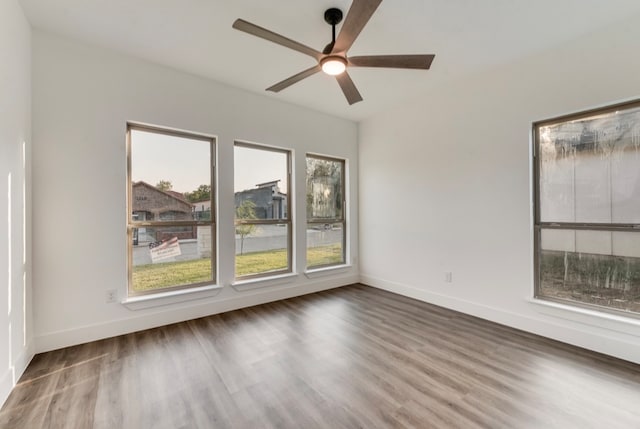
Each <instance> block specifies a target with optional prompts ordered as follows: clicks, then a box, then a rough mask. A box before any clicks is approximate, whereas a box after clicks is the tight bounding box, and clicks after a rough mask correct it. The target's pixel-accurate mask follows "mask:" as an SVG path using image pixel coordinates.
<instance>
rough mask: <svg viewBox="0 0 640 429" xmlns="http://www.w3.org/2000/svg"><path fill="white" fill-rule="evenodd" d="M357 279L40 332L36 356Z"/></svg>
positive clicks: (297, 286) (338, 279) (325, 280)
mask: <svg viewBox="0 0 640 429" xmlns="http://www.w3.org/2000/svg"><path fill="white" fill-rule="evenodd" d="M359 280H360V276H359V275H357V274H356V275H353V274H350V275H345V276H340V277H335V278H330V279H329V278H323V279H319V280H318V281H314V282H309V283H305V284H304V285H300V284H294V285H291V286H286V287H279V288H278V289H271V288H265V290H264V291H262V292H258V291H255V290H254V291H253V293H251V294H250V295H249V294H248V295H238V296H234V297H230V298H226V299H217V300H215V301H206V302H203V303H201V304H198V303H195V302H194V301H190V302H189V304H187V305H184V306H181V307H178V308H165V309H164V310H160V311H156V312H153V313H145V314H141V315H137V316H132V317H129V318H125V319H118V320H114V321H111V322H106V323H98V324H93V325H87V326H81V327H77V328H73V329H66V330H61V331H54V332H46V333H42V334H39V335H38V336H36V337H35V344H36V349H37V353H43V352H47V351H50V350H56V349H60V348H64V347H69V346H73V345H76V344H83V343H87V342H90V341H96V340H100V339H103V338H110V337H115V336H118V335H123V334H128V333H131V332H136V331H142V330H145V329H151V328H156V327H158V326H164V325H169V324H172V323H178V322H183V321H185V320H191V319H197V318H199V317H205V316H210V315H213V314H218V313H224V312H226V311H232V310H237V309H240V308H245V307H251V306H254V305H259V304H265V303H267V302H272V301H278V300H282V299H287V298H293V297H295V296H300V295H306V294H309V293H314V292H320V291H322V290H327V289H333V288H336V287H340V286H346V285H349V284H352V283H357V282H358V281H359Z"/></svg>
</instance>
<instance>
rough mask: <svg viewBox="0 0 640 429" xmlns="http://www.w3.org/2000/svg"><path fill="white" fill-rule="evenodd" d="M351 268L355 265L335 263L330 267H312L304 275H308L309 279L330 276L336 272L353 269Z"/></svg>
mask: <svg viewBox="0 0 640 429" xmlns="http://www.w3.org/2000/svg"><path fill="white" fill-rule="evenodd" d="M351 268H353V265H347V264H343V265H333V266H330V267H322V268H311V269H310V270H307V271H305V272H304V275H305V276H307V278H308V279H315V278H318V277H324V276H329V275H331V274H336V273H346V272H347V271H349V270H351Z"/></svg>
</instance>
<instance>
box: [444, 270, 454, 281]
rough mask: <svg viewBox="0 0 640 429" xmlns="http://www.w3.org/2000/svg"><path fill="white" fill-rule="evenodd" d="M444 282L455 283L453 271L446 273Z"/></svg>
mask: <svg viewBox="0 0 640 429" xmlns="http://www.w3.org/2000/svg"><path fill="white" fill-rule="evenodd" d="M444 281H445V283H451V282H453V273H452V272H451V271H446V272H445V273H444Z"/></svg>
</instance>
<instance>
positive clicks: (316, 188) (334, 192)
mask: <svg viewBox="0 0 640 429" xmlns="http://www.w3.org/2000/svg"><path fill="white" fill-rule="evenodd" d="M344 174H345V171H344V161H342V160H338V159H333V158H326V157H322V156H317V155H307V267H308V268H320V267H325V266H331V265H339V264H344V263H345V240H346V223H345V213H344V210H345V192H344V189H345V188H344V187H345V184H344V177H345V176H344Z"/></svg>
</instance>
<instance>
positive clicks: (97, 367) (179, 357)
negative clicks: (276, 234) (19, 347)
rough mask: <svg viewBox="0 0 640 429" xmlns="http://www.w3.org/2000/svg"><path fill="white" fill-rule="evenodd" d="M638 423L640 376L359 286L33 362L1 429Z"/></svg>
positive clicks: (1, 418) (639, 370) (634, 368)
mask: <svg viewBox="0 0 640 429" xmlns="http://www.w3.org/2000/svg"><path fill="white" fill-rule="evenodd" d="M402 427H415V428H465V429H466V428H492V429H493V428H545V429H546V428H562V429H570V428H580V429H585V428H606V429H613V428H625V429H626V428H640V366H638V365H633V364H630V363H628V362H624V361H620V360H616V359H613V358H609V357H605V356H603V355H599V354H596V353H591V352H588V351H585V350H582V349H578V348H575V347H571V346H567V345H564V344H561V343H558V342H555V341H551V340H547V339H543V338H540V337H536V336H534V335H530V334H526V333H523V332H520V331H516V330H513V329H510V328H506V327H503V326H500V325H496V324H493V323H490V322H486V321H482V320H479V319H476V318H473V317H470V316H465V315H462V314H459V313H456V312H453V311H449V310H445V309H442V308H438V307H434V306H431V305H428V304H425V303H422V302H418V301H414V300H411V299H409V298H405V297H401V296H398V295H394V294H391V293H387V292H384V291H380V290H376V289H373V288H369V287H366V286H362V285H353V286H349V287H345V288H340V289H334V290H330V291H326V292H322V293H317V294H313V295H307V296H303V297H299V298H294V299H289V300H286V301H280V302H275V303H271V304H266V305H262V306H258V307H252V308H247V309H243V310H238V311H234V312H230V313H225V314H220V315H216V316H210V317H206V318H202V319H197V320H193V321H189V322H185V323H180V324H175V325H171V326H166V327H162V328H158V329H152V330H148V331H144V332H139V333H135V334H129V335H125V336H121V337H116V338H111V339H107V340H102V341H97V342H93V343H90V344H84V345H81V346H76V347H70V348H66V349H63V350H57V351H54V352H49V353H44V354H40V355H37V356H36V357H35V358H34V359H33V362H32V363H31V364H30V365H29V368H28V369H27V371H26V372H25V374H24V375H23V377H22V378H21V380H20V382H19V384H18V386H17V387H16V388H15V389H14V391H13V392H12V393H11V396H10V397H9V399H8V400H7V402H6V404H5V405H4V407H3V408H2V410H1V411H0V428H21V429H22V428H26V429H35V428H108V429H114V428H135V429H141V428H154V429H158V428H172V429H173V428H304V429H311V428H402Z"/></svg>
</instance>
